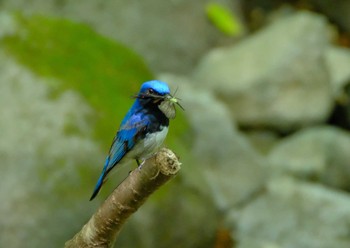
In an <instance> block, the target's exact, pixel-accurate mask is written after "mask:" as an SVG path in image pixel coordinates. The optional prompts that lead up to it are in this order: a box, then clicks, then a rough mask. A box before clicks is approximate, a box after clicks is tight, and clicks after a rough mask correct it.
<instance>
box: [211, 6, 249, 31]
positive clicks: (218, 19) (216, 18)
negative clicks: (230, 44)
mask: <svg viewBox="0 0 350 248" xmlns="http://www.w3.org/2000/svg"><path fill="white" fill-rule="evenodd" d="M206 14H207V17H208V18H209V20H210V21H211V22H212V23H213V24H214V26H215V27H216V28H217V29H219V30H220V31H221V32H223V33H224V34H226V35H229V36H238V35H240V34H241V33H242V27H241V24H240V22H239V21H238V19H237V18H236V17H235V16H234V15H233V13H232V12H231V11H230V10H229V9H228V8H226V7H225V6H223V5H220V4H218V3H208V4H207V5H206Z"/></svg>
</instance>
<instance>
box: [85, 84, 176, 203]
mask: <svg viewBox="0 0 350 248" xmlns="http://www.w3.org/2000/svg"><path fill="white" fill-rule="evenodd" d="M135 98H136V99H135V102H134V104H133V105H132V107H131V108H130V110H129V111H128V112H127V114H126V116H125V117H124V119H123V121H122V123H121V124H120V127H119V130H118V132H117V134H116V136H115V137H114V139H113V143H112V145H111V148H110V150H109V154H108V156H107V158H106V162H105V165H104V167H103V170H102V173H101V176H100V178H99V179H98V181H97V184H96V186H95V189H94V192H93V194H92V196H91V198H90V201H91V200H92V199H94V198H95V197H96V195H97V194H98V192H99V191H100V189H101V187H102V184H103V183H104V181H105V180H106V177H107V175H108V173H109V172H110V171H111V170H112V169H113V168H115V167H116V165H119V164H122V163H125V162H127V160H130V159H136V162H137V164H138V165H140V162H139V161H140V160H141V161H144V160H145V159H147V158H148V157H150V156H151V155H152V154H153V153H154V152H156V151H157V149H158V148H159V147H160V146H161V144H162V143H163V141H164V139H165V137H166V135H167V133H168V126H169V119H173V118H175V104H178V105H179V106H180V107H181V105H180V104H179V103H178V101H177V99H176V98H175V97H173V96H172V95H171V94H170V90H169V87H168V85H167V84H166V83H164V82H161V81H158V80H152V81H148V82H145V83H143V84H142V86H141V89H140V92H139V93H138V94H137V95H136V96H135ZM181 108H182V107H181Z"/></svg>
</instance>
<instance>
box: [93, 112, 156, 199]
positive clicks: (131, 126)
mask: <svg viewBox="0 0 350 248" xmlns="http://www.w3.org/2000/svg"><path fill="white" fill-rule="evenodd" d="M148 124H149V121H148V119H147V118H145V117H144V116H143V115H142V114H141V113H140V114H135V115H131V116H130V115H129V114H128V115H127V116H126V117H125V118H124V120H123V122H122V125H121V127H120V129H119V131H118V132H117V135H116V136H115V137H114V139H113V143H112V146H111V148H110V150H109V155H108V156H107V158H106V162H105V165H104V167H103V170H102V173H101V176H100V178H99V179H98V181H97V184H96V186H95V189H94V192H93V194H92V196H91V198H90V201H91V200H93V199H94V198H95V196H96V195H97V194H98V192H99V191H100V189H101V187H102V184H103V182H104V180H105V178H106V176H107V175H108V173H109V172H110V171H111V170H112V169H113V168H114V167H115V166H116V165H117V164H118V163H119V162H120V160H122V158H123V157H124V156H125V155H126V154H127V153H128V152H129V151H130V150H131V149H132V148H133V147H134V146H135V144H136V143H137V142H138V141H139V140H140V139H141V138H142V137H143V136H144V134H145V132H146V129H147V126H148Z"/></svg>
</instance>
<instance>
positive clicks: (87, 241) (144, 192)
mask: <svg viewBox="0 0 350 248" xmlns="http://www.w3.org/2000/svg"><path fill="white" fill-rule="evenodd" d="M180 165H181V163H180V162H179V161H178V159H177V157H176V155H175V154H174V153H173V152H172V151H170V150H169V149H166V148H163V149H161V150H160V151H159V152H158V153H157V154H156V155H154V156H153V157H151V158H149V159H147V160H146V161H145V162H144V163H143V164H142V167H141V168H136V169H135V170H133V171H132V172H131V173H130V174H129V176H128V177H127V178H126V179H125V180H124V181H123V182H122V183H121V184H120V185H119V186H118V187H117V188H116V189H115V190H114V191H113V193H112V194H111V195H110V196H109V197H108V198H107V199H106V200H105V202H104V203H103V204H102V205H101V206H100V208H99V209H98V210H97V212H96V213H95V214H94V215H93V216H92V217H91V218H90V220H89V221H88V223H87V224H85V225H84V226H83V228H82V229H81V230H80V231H79V232H78V233H77V234H76V235H75V236H74V237H73V238H72V239H71V240H69V241H67V242H66V244H65V248H73V247H74V248H77V247H87V248H88V247H113V245H114V242H115V240H116V238H117V235H118V233H119V231H120V229H121V227H122V225H123V224H124V223H125V221H126V220H127V218H128V217H129V216H130V215H131V214H133V213H134V212H136V211H137V209H138V208H139V207H140V206H141V205H142V204H143V203H144V202H145V201H146V199H147V197H148V196H149V195H151V194H152V193H153V192H154V191H155V190H156V189H157V188H159V187H160V186H161V185H163V184H164V183H166V182H167V181H168V180H169V179H171V178H173V177H174V176H175V175H176V173H177V172H178V171H179V170H180Z"/></svg>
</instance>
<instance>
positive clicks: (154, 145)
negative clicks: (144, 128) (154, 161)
mask: <svg viewBox="0 0 350 248" xmlns="http://www.w3.org/2000/svg"><path fill="white" fill-rule="evenodd" d="M167 133H168V127H161V129H160V131H158V132H154V133H149V134H146V136H145V138H144V139H142V140H140V141H139V142H138V143H137V144H136V145H135V147H134V148H133V149H132V150H131V151H130V152H129V153H128V154H127V156H128V157H131V158H136V159H142V160H144V159H147V158H148V157H150V156H151V155H152V154H153V153H154V152H155V151H156V150H157V149H158V148H159V147H160V146H161V145H162V143H163V141H164V140H165V137H166V135H167Z"/></svg>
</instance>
